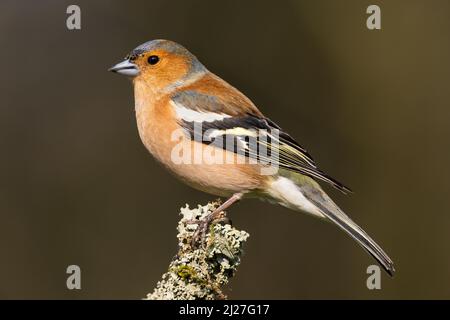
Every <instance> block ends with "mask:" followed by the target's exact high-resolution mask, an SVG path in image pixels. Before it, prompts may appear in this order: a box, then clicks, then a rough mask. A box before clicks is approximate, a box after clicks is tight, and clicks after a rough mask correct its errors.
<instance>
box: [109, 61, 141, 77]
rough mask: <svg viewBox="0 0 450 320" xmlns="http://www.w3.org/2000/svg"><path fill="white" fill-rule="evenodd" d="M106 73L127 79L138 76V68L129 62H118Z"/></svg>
mask: <svg viewBox="0 0 450 320" xmlns="http://www.w3.org/2000/svg"><path fill="white" fill-rule="evenodd" d="M108 71H112V72H116V73H118V74H123V75H124V76H128V77H135V76H137V75H138V74H139V68H138V66H137V65H135V64H134V63H132V62H131V61H130V60H124V61H122V62H119V63H118V64H116V65H115V66H113V67H111V68H109V69H108Z"/></svg>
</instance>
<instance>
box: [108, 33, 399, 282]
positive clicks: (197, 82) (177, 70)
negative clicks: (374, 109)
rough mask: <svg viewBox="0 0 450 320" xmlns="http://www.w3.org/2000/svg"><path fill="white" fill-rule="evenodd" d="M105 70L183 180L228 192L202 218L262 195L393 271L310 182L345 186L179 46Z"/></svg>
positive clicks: (153, 149) (154, 148) (141, 52)
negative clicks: (117, 79)
mask: <svg viewBox="0 0 450 320" xmlns="http://www.w3.org/2000/svg"><path fill="white" fill-rule="evenodd" d="M110 71H113V72H116V73H119V74H122V75H126V76H129V77H131V78H132V81H133V85H134V98H135V111H136V118H137V125H138V129H139V135H140V138H141V140H142V142H143V143H144V145H145V147H146V148H147V149H148V150H149V151H150V153H151V154H152V155H153V156H154V157H155V158H156V159H157V160H158V161H160V162H161V163H162V164H163V165H164V166H165V167H166V168H167V169H169V170H170V171H171V172H172V173H174V174H175V175H176V176H177V177H179V178H181V180H183V181H184V182H186V183H187V184H189V185H190V186H192V187H194V188H196V189H199V190H202V191H204V192H207V193H211V194H214V195H218V196H223V197H228V200H226V201H225V202H224V203H223V204H222V205H220V206H219V207H218V208H217V210H215V211H214V212H213V213H211V214H210V215H209V217H210V218H209V219H208V221H207V223H209V222H211V221H212V220H213V219H214V218H215V217H217V216H218V215H219V214H220V213H221V212H222V211H223V210H225V209H227V208H228V207H229V206H230V205H232V204H233V203H234V202H236V201H238V200H240V199H242V198H243V197H257V198H261V199H266V200H269V201H270V202H275V203H278V204H281V205H282V206H285V207H288V208H290V209H293V210H296V211H301V212H305V213H309V214H311V215H313V216H316V217H319V218H323V219H325V220H328V221H331V222H333V223H335V224H336V225H337V226H338V227H340V228H341V229H342V230H344V231H345V232H346V233H348V234H349V235H350V236H351V237H352V238H354V239H355V240H356V241H357V242H358V243H359V244H360V245H361V246H362V247H363V248H364V249H366V250H367V252H368V253H370V254H371V255H372V256H373V257H374V258H375V259H376V260H377V261H378V262H379V263H380V265H381V266H382V267H384V269H385V270H386V271H387V272H388V273H389V274H390V275H393V273H394V266H393V262H392V260H391V259H390V258H389V257H388V255H387V254H386V253H385V252H384V251H383V250H382V249H381V247H380V246H379V245H378V244H376V243H375V241H374V240H372V239H371V238H370V237H369V235H368V234H367V233H366V232H365V231H364V230H363V229H361V228H360V227H359V226H358V225H357V224H356V223H355V222H353V221H352V220H351V219H350V218H349V217H348V216H347V215H346V214H345V213H344V212H343V211H342V210H341V209H340V208H339V207H338V206H337V205H336V204H335V203H334V202H333V201H332V200H331V199H330V197H329V196H328V195H327V194H326V193H325V192H324V191H323V190H322V188H321V187H320V186H319V184H318V183H317V181H321V182H325V183H328V184H330V185H331V186H333V187H335V188H336V189H338V190H340V191H342V192H344V193H348V192H350V190H349V189H348V188H347V187H345V186H344V185H343V184H341V183H340V182H338V181H337V180H336V179H334V178H332V177H330V176H329V175H327V174H325V173H324V172H323V171H321V170H320V169H319V168H318V167H317V165H316V164H315V162H314V160H313V159H312V157H311V156H310V155H309V154H308V153H307V152H306V150H305V149H304V148H303V147H301V146H300V145H299V144H298V143H297V142H296V141H295V140H294V139H293V138H292V137H291V136H290V135H289V134H287V133H286V132H285V131H284V130H282V129H281V128H280V127H279V126H278V125H277V124H275V123H274V122H273V121H271V120H270V119H268V118H267V117H265V116H264V115H263V114H262V113H261V112H260V111H259V110H258V108H257V107H256V106H255V105H254V104H253V103H252V102H251V101H250V99H248V98H247V97H246V96H245V95H244V94H242V93H241V92H240V91H239V90H238V89H236V88H234V87H233V86H231V85H230V84H228V83H227V82H225V81H224V80H222V79H221V78H219V77H218V76H216V75H215V74H213V73H212V72H210V71H209V70H208V69H206V67H205V66H204V65H203V64H202V63H200V61H199V60H198V59H197V58H196V57H195V56H194V55H193V54H192V53H190V52H189V51H188V50H187V49H185V48H184V47H183V46H181V45H179V44H177V43H175V42H172V41H168V40H153V41H149V42H146V43H144V44H142V45H140V46H138V47H137V48H135V49H134V50H132V51H131V52H130V53H129V54H128V56H127V57H126V58H125V60H123V61H122V62H120V63H118V64H116V65H115V66H113V67H112V68H111V69H110Z"/></svg>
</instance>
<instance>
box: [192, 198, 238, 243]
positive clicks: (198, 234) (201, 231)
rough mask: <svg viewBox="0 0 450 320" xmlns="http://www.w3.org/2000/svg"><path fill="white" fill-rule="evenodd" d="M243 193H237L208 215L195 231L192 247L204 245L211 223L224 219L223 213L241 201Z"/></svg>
mask: <svg viewBox="0 0 450 320" xmlns="http://www.w3.org/2000/svg"><path fill="white" fill-rule="evenodd" d="M243 195H244V194H243V193H235V194H233V195H232V196H231V197H230V198H229V199H228V200H227V201H225V202H224V203H222V204H221V205H220V206H219V207H218V208H217V209H215V210H214V211H213V212H211V213H209V214H208V215H206V217H205V218H204V219H203V220H201V221H200V222H199V223H198V227H197V230H196V231H195V233H194V235H193V236H192V246H193V247H196V245H198V244H200V243H202V241H203V240H204V239H205V234H206V231H207V230H208V228H209V226H210V225H211V223H212V222H213V221H215V220H217V219H219V218H222V217H221V216H222V212H223V211H224V210H226V209H227V208H229V207H230V206H231V205H232V204H233V203H235V202H237V201H239V200H240V199H241V198H242V196H243Z"/></svg>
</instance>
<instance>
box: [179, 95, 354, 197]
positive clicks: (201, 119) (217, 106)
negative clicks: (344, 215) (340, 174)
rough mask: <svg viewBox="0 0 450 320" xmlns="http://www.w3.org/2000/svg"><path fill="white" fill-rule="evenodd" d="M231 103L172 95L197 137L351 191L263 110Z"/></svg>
mask: <svg viewBox="0 0 450 320" xmlns="http://www.w3.org/2000/svg"><path fill="white" fill-rule="evenodd" d="M229 103H230V102H229V101H224V100H222V99H219V98H217V96H210V95H207V94H202V93H199V92H196V91H181V92H178V93H177V94H176V95H174V96H172V104H173V106H174V109H175V113H176V116H177V119H178V122H179V124H180V125H181V126H182V127H183V128H184V129H185V130H186V132H187V134H189V136H190V137H191V138H193V139H194V140H196V141H199V142H202V143H204V144H207V145H211V144H212V145H214V146H216V147H219V148H222V149H225V150H228V151H232V152H234V153H237V154H240V155H244V156H245V157H247V158H253V159H257V160H258V161H261V162H262V163H268V164H270V165H274V166H278V167H280V168H283V169H287V170H290V171H294V172H298V173H301V174H304V175H307V176H309V177H312V178H314V179H318V180H321V181H324V182H327V183H329V184H330V185H332V186H333V187H335V188H336V189H338V190H340V191H342V192H343V193H347V192H351V190H350V189H349V188H347V187H346V186H344V185H343V184H342V183H340V182H338V181H337V180H336V179H334V178H332V177H330V176H328V175H327V174H325V173H324V172H323V171H321V170H320V169H319V168H317V166H316V164H315V162H314V160H313V159H312V157H311V156H310V155H309V154H308V152H307V151H306V150H305V149H304V148H303V147H302V146H300V145H299V144H298V143H297V142H296V141H295V140H294V139H293V138H292V137H291V136H290V135H289V134H287V133H286V132H285V131H283V130H282V129H281V128H280V127H279V126H278V125H277V124H275V123H274V122H273V121H271V120H270V119H268V118H266V117H264V116H263V115H262V114H261V113H260V112H259V111H258V113H256V112H252V110H251V108H248V107H246V108H231V107H230V105H229ZM254 108H255V109H256V107H254ZM230 109H232V110H233V114H232V115H230V112H228V111H229V110H230ZM256 110H257V109H256Z"/></svg>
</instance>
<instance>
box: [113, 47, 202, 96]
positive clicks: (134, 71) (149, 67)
mask: <svg viewBox="0 0 450 320" xmlns="http://www.w3.org/2000/svg"><path fill="white" fill-rule="evenodd" d="M205 70H206V69H205V67H204V66H203V65H202V64H201V63H200V62H199V61H198V60H197V58H196V57H195V56H194V55H193V54H192V53H190V52H189V51H188V50H187V49H186V48H184V47H183V46H181V45H179V44H178V43H175V42H173V41H169V40H152V41H148V42H146V43H144V44H141V45H140V46H138V47H137V48H135V49H133V50H132V51H131V52H130V53H129V54H128V55H127V56H126V57H125V59H124V60H123V61H121V62H119V63H118V64H116V65H115V66H113V67H112V68H110V69H109V71H112V72H116V73H118V74H122V75H125V76H128V77H132V78H133V80H134V81H142V82H145V83H146V84H147V85H149V86H151V87H152V88H154V89H163V88H166V87H168V86H170V85H176V84H177V83H180V82H182V81H183V80H186V79H189V77H190V76H192V75H195V74H197V73H198V72H204V71H205Z"/></svg>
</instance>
